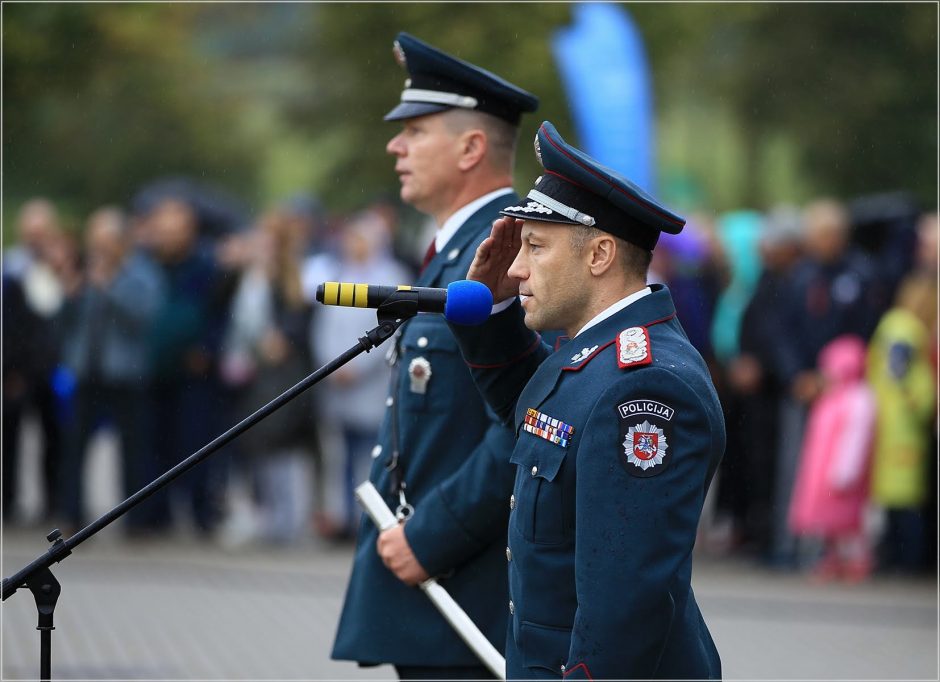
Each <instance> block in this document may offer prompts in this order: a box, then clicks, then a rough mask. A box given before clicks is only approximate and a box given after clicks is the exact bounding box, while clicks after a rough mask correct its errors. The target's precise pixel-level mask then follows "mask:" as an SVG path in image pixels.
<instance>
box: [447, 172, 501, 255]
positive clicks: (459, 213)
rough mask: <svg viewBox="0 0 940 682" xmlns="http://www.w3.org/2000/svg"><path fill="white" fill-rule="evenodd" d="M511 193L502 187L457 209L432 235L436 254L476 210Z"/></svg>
mask: <svg viewBox="0 0 940 682" xmlns="http://www.w3.org/2000/svg"><path fill="white" fill-rule="evenodd" d="M511 192H512V187H502V188H500V189H497V190H494V191H492V192H490V193H489V194H484V195H483V196H482V197H479V198H478V199H474V200H473V201H471V202H470V203H469V204H466V205H465V206H463V207H461V208H458V209H457V210H456V211H454V213H452V214H451V216H450V218H448V219H447V220H445V221H444V224H443V225H441V227H440V229H438V231H437V234H435V235H434V248H435V249H436V250H437V252H438V253H440V252H441V251H443V250H444V247H445V246H447V242H449V241H450V238H451V237H453V236H454V235H455V234H457V230H459V229H460V228H461V226H462V225H463V224H464V223H465V222H467V218H469V217H470V216H472V215H473V214H474V213H476V212H477V211H478V210H480V209H481V208H483V207H484V206H486V204H488V203H490V202H491V201H493V200H494V199H496V198H497V197H501V196H502V195H504V194H509V193H511Z"/></svg>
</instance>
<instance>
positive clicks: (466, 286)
mask: <svg viewBox="0 0 940 682" xmlns="http://www.w3.org/2000/svg"><path fill="white" fill-rule="evenodd" d="M317 300H318V301H319V302H320V303H323V304H324V305H341V306H347V307H352V308H378V307H379V306H380V305H382V304H383V303H394V302H398V301H407V302H409V303H411V304H413V305H414V306H415V307H416V311H417V312H419V313H443V314H444V317H446V318H447V321H448V322H454V323H455V324H481V323H483V322H485V321H486V319H487V318H488V317H489V316H490V311H491V310H492V309H493V294H491V293H490V290H489V287H487V286H486V285H485V284H483V283H481V282H473V281H471V280H468V279H459V280H457V281H456V282H451V283H450V284H448V285H447V288H446V289H433V288H430V287H413V286H409V285H407V284H401V285H399V286H380V285H375V284H350V283H348V282H324V283H323V284H320V285H319V286H317Z"/></svg>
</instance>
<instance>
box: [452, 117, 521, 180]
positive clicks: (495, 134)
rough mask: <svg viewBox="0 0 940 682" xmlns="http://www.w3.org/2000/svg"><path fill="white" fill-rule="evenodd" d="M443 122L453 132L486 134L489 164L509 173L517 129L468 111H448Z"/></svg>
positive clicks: (508, 123) (511, 125)
mask: <svg viewBox="0 0 940 682" xmlns="http://www.w3.org/2000/svg"><path fill="white" fill-rule="evenodd" d="M446 113H447V114H448V115H447V116H445V121H446V122H447V125H448V127H449V128H450V130H451V131H453V132H463V131H465V130H469V129H470V128H480V129H481V130H483V132H484V133H486V139H487V142H488V143H489V149H490V157H491V158H490V163H491V164H492V165H493V166H494V167H496V168H502V169H506V170H508V171H509V172H510V173H511V172H512V169H513V164H514V161H515V158H516V145H517V143H518V140H519V128H518V126H514V125H513V124H512V123H510V122H509V121H504V120H503V119H501V118H499V117H497V116H493V115H492V114H487V113H486V112H483V111H472V110H469V109H449V110H448V111H447V112H446Z"/></svg>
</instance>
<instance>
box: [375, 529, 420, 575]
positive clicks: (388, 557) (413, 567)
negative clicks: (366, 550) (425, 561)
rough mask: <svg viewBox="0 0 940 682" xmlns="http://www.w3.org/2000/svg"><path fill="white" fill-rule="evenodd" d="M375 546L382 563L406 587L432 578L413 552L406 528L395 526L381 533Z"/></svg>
mask: <svg viewBox="0 0 940 682" xmlns="http://www.w3.org/2000/svg"><path fill="white" fill-rule="evenodd" d="M375 546H376V549H377V551H378V553H379V557H381V559H382V563H383V564H385V566H386V567H387V568H388V570H390V571H391V572H392V573H394V574H395V576H396V577H397V578H398V579H399V580H401V581H402V582H403V583H405V584H406V585H412V586H414V585H417V584H419V583H423V582H424V581H425V580H427V579H428V578H430V577H431V576H429V575H428V572H427V571H425V570H424V567H423V566H422V565H421V564H419V563H418V560H417V559H416V558H415V555H414V552H412V551H411V547H410V546H409V545H408V538H406V537H405V527H404V526H401V525H399V526H395V527H394V528H389V529H388V530H385V531H382V532H381V533H379V539H378V540H377V541H376V543H375Z"/></svg>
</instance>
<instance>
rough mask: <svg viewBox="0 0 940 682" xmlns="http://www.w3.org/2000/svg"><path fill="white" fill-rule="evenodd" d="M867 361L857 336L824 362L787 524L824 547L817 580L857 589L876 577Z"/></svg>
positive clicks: (828, 350)
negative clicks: (869, 509) (867, 528)
mask: <svg viewBox="0 0 940 682" xmlns="http://www.w3.org/2000/svg"><path fill="white" fill-rule="evenodd" d="M865 357H866V350H865V344H864V342H863V341H862V340H861V339H859V338H858V337H855V336H841V337H839V338H837V339H834V340H833V341H831V342H830V343H829V344H827V345H826V346H825V347H824V348H823V349H822V351H821V352H820V354H819V360H818V365H819V367H818V368H819V370H820V372H821V373H822V375H823V377H824V379H825V381H826V388H825V389H824V391H823V393H822V395H820V397H819V398H818V399H817V400H816V402H815V403H814V404H813V406H812V408H811V409H810V414H809V420H808V422H807V427H806V433H805V435H804V439H803V450H802V454H801V458H800V466H799V471H798V473H797V479H796V484H795V486H794V489H793V496H792V498H791V502H790V519H789V520H790V528H791V530H792V531H793V533H794V534H796V535H805V536H812V537H819V538H822V539H823V541H824V552H823V556H822V558H821V559H820V562H819V564H818V565H817V566H816V568H815V570H814V575H815V577H817V578H819V579H831V578H835V577H842V578H845V579H847V580H849V581H852V582H857V581H859V580H863V579H864V578H866V577H867V576H868V574H869V573H870V571H871V566H872V560H871V550H870V547H869V542H868V539H867V537H866V536H865V532H864V528H863V521H864V512H865V508H866V505H867V502H868V481H869V468H870V466H869V465H870V458H871V449H872V440H873V436H874V430H875V407H876V405H875V397H874V394H873V393H872V391H871V389H869V387H868V385H867V384H866V383H865V380H864V377H865Z"/></svg>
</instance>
